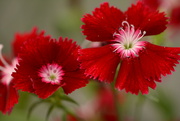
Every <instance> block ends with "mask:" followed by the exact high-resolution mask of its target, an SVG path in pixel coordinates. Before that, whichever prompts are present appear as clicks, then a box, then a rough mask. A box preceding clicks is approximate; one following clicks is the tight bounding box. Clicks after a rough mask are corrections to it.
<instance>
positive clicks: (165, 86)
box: [0, 0, 180, 121]
mask: <svg viewBox="0 0 180 121" xmlns="http://www.w3.org/2000/svg"><path fill="white" fill-rule="evenodd" d="M106 1H108V2H109V3H110V4H111V5H115V6H116V7H118V8H120V9H121V10H123V11H125V10H126V9H127V8H128V7H129V6H130V5H131V3H132V2H134V0H106ZM102 2H105V1H104V0H0V43H2V44H3V45H4V49H3V52H4V53H6V54H9V53H11V41H12V40H13V38H14V34H15V33H17V32H20V33H23V32H29V31H30V30H31V29H32V28H33V27H34V26H36V27H38V28H39V30H45V31H46V34H47V35H48V34H49V35H52V37H53V38H58V37H59V36H63V37H68V38H73V39H74V40H75V41H77V42H78V44H82V42H83V40H84V39H85V37H84V36H83V35H82V34H81V29H80V26H81V25H82V22H81V18H82V17H83V15H84V14H85V13H91V11H92V10H94V8H95V7H98V6H99V4H100V3H102ZM137 17H138V15H137ZM166 45H168V46H180V36H179V35H176V36H175V37H173V38H171V40H168V41H167V44H166ZM175 69H176V72H174V73H173V74H172V75H170V76H167V77H164V78H163V79H162V80H163V83H158V84H157V90H151V93H150V94H149V95H147V97H148V99H146V102H145V103H144V104H143V107H142V112H141V115H142V121H166V119H167V117H168V116H169V115H170V116H169V117H173V118H174V119H173V121H178V119H179V120H180V65H178V66H177V67H176V68H175ZM87 88H93V84H90V85H88V87H85V88H83V89H79V90H77V91H75V92H73V93H72V94H70V96H72V97H75V100H77V101H78V102H81V103H84V102H83V101H86V100H88V99H89V98H90V97H91V96H88V94H89V93H88V91H89V90H90V89H87ZM82 90H83V91H84V90H85V92H87V93H88V94H85V93H82ZM80 94H81V96H79V95H80ZM126 96H127V102H126V105H127V106H126V107H127V108H126V110H125V112H126V114H124V115H128V116H129V117H133V115H134V111H135V107H136V105H137V100H138V99H139V96H136V95H132V94H126ZM36 100H38V99H37V97H36V96H33V95H29V94H28V93H26V92H23V93H21V95H20V100H19V104H17V105H16V106H15V107H14V110H13V111H12V113H11V115H2V114H0V121H26V120H27V119H26V117H27V112H28V109H29V107H30V105H31V104H32V103H33V102H36ZM47 109H48V105H46V104H42V105H40V106H38V107H37V109H35V111H34V112H33V113H32V117H31V118H30V121H44V120H45V115H46V112H47ZM60 116H61V111H60V110H55V111H53V114H52V115H51V118H50V119H51V120H53V119H55V118H56V117H58V118H59V117H60Z"/></svg>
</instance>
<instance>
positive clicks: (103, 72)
mask: <svg viewBox="0 0 180 121" xmlns="http://www.w3.org/2000/svg"><path fill="white" fill-rule="evenodd" d="M80 55H81V56H80V57H79V60H80V62H82V64H81V68H82V69H85V74H86V75H87V76H89V77H91V78H93V79H98V80H100V81H105V82H112V81H113V80H114V75H115V72H116V68H117V65H118V64H119V62H120V57H119V56H118V55H116V54H115V53H113V52H112V49H111V46H110V45H106V46H103V47H98V48H87V49H82V50H80Z"/></svg>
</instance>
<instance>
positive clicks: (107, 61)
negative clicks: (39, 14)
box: [0, 2, 180, 118]
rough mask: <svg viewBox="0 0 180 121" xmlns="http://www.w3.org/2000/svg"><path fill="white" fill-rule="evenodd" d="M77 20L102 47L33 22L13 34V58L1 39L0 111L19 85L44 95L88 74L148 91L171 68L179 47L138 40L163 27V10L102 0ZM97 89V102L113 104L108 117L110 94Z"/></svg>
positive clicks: (77, 83) (75, 84)
mask: <svg viewBox="0 0 180 121" xmlns="http://www.w3.org/2000/svg"><path fill="white" fill-rule="evenodd" d="M82 21H83V22H84V25H83V26H82V29H83V34H84V35H86V39H87V40H90V41H92V42H101V43H102V46H101V47H94V48H86V49H81V48H80V46H78V45H77V44H76V42H73V40H72V39H68V38H62V37H60V38H59V39H58V40H56V39H52V38H51V37H50V36H45V35H44V31H42V32H40V33H38V32H37V29H36V28H35V29H33V30H32V31H31V32H30V33H25V34H16V36H15V40H14V41H13V44H12V45H13V54H14V59H12V62H10V61H9V60H8V59H6V58H4V56H3V55H2V54H1V50H2V47H3V46H2V45H0V111H2V112H3V113H4V114H6V113H8V112H10V111H11V109H12V108H13V107H14V105H15V104H16V103H17V102H18V90H22V91H27V92H30V93H34V94H36V95H38V97H39V98H42V99H45V98H48V97H49V96H51V95H52V94H53V93H54V92H55V91H56V90H58V89H59V88H62V89H63V90H64V92H65V94H69V93H71V92H73V91H75V90H76V89H78V88H81V87H84V86H86V84H87V83H88V80H87V79H88V78H92V79H97V80H99V81H100V82H107V83H111V82H113V81H114V80H116V83H115V87H116V88H117V89H119V90H123V89H125V90H126V92H131V93H132V94H138V93H139V92H141V93H142V94H147V93H148V91H149V87H150V88H152V89H155V87H156V82H161V77H162V76H165V75H167V74H171V72H172V71H174V67H175V66H176V64H178V63H179V62H178V61H179V60H180V55H179V54H180V48H179V47H175V48H173V47H164V46H158V45H154V44H151V43H150V42H147V41H141V40H143V38H144V37H145V36H148V35H157V34H160V33H162V32H163V31H164V30H165V29H166V25H167V23H168V22H167V17H165V13H163V12H159V11H156V10H154V9H150V8H149V7H147V6H146V5H145V4H144V3H143V2H137V4H135V5H134V4H133V5H132V6H131V7H130V8H128V10H127V11H125V12H122V11H121V10H120V9H118V8H116V7H114V6H110V5H109V4H108V3H107V2H105V3H103V4H101V6H100V7H99V8H96V9H95V10H94V11H93V13H92V14H86V15H85V16H84V17H83V19H82ZM119 64H120V68H119V69H117V68H118V65H119ZM117 70H118V73H117V78H116V79H115V74H116V72H117ZM101 95H103V96H102V98H101V99H100V100H99V102H100V103H101V101H102V102H106V103H109V102H110V103H111V104H112V105H109V107H108V108H107V109H104V110H105V112H104V113H103V115H105V117H106V116H107V117H111V118H112V117H113V116H114V114H113V115H109V114H108V113H107V112H106V111H108V110H111V109H112V107H113V109H112V110H113V111H114V104H113V103H112V102H113V100H112V94H111V93H109V92H108V91H107V92H106V93H105V94H104V93H102V94H101ZM104 95H106V96H107V95H108V96H109V98H108V99H107V98H104ZM100 107H101V108H102V106H100ZM114 118H117V117H114Z"/></svg>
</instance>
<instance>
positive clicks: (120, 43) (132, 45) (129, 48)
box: [111, 21, 146, 58]
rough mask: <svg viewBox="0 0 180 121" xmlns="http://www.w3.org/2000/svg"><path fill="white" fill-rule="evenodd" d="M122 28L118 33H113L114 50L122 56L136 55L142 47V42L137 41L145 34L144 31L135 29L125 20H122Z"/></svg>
mask: <svg viewBox="0 0 180 121" xmlns="http://www.w3.org/2000/svg"><path fill="white" fill-rule="evenodd" d="M122 26H123V27H122V28H120V29H119V32H118V33H114V37H115V39H114V40H113V42H115V43H113V44H111V45H112V46H113V48H114V52H116V53H119V54H120V56H121V57H122V58H126V57H137V56H138V52H139V51H140V50H141V49H143V47H144V42H143V41H139V40H140V39H141V38H142V37H144V35H145V34H146V32H145V31H143V32H142V31H141V30H139V29H137V30H135V27H134V26H133V25H130V24H129V23H128V22H127V21H123V22H122Z"/></svg>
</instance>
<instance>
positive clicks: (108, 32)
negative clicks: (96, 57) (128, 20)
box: [82, 2, 124, 41]
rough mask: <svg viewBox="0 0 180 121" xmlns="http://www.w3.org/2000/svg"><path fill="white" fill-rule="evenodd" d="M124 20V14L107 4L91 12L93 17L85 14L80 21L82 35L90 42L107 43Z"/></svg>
mask: <svg viewBox="0 0 180 121" xmlns="http://www.w3.org/2000/svg"><path fill="white" fill-rule="evenodd" d="M123 19H124V14H123V13H122V12H121V11H120V10H119V9H117V8H115V7H113V6H112V7H110V6H109V4H108V3H107V2H105V3H103V4H101V6H100V8H96V9H95V10H94V11H93V15H90V14H86V15H85V16H84V18H82V21H83V22H84V23H85V25H83V26H82V29H83V33H84V35H86V36H87V37H86V39H88V40H90V41H108V40H112V39H113V34H114V32H116V31H118V29H119V28H120V26H121V23H122V21H123Z"/></svg>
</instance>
